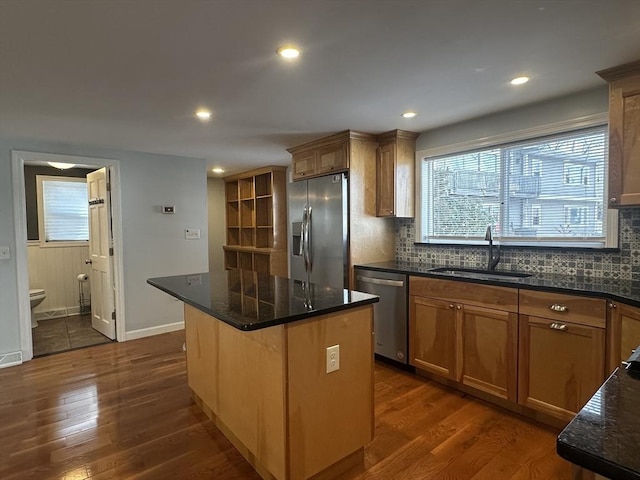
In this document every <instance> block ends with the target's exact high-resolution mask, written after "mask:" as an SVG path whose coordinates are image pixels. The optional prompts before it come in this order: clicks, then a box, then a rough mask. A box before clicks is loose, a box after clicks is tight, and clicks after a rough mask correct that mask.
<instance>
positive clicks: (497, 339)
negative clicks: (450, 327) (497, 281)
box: [459, 305, 518, 402]
mask: <svg viewBox="0 0 640 480" xmlns="http://www.w3.org/2000/svg"><path fill="white" fill-rule="evenodd" d="M461 313H462V354H461V355H460V357H461V359H462V367H461V376H460V378H459V381H461V382H462V383H463V384H464V385H469V386H470V387H474V388H477V389H478V390H482V391H484V392H487V393H490V394H492V395H496V396H497V397H500V398H504V399H506V400H511V401H513V402H515V401H517V396H516V393H517V384H516V378H517V362H518V358H517V357H518V337H517V332H518V315H517V314H516V313H509V312H505V311H501V310H493V309H489V308H481V307H473V306H469V305H464V306H463V308H462V311H461Z"/></svg>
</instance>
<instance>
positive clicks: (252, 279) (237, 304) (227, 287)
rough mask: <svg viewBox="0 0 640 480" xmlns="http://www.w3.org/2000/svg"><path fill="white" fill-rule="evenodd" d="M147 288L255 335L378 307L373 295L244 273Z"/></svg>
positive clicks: (176, 279) (165, 281)
mask: <svg viewBox="0 0 640 480" xmlns="http://www.w3.org/2000/svg"><path fill="white" fill-rule="evenodd" d="M147 283H149V284H150V285H153V286H154V287H156V288H159V289H160V290H162V291H164V292H166V293H168V294H169V295H172V296H174V297H175V298H177V299H179V300H182V301H183V302H184V303H186V304H188V305H191V306H192V307H195V308H197V309H198V310H201V311H203V312H205V313H207V314H209V315H211V316H213V317H216V318H217V319H219V320H221V321H223V322H225V323H228V324H229V325H231V326H232V327H235V328H238V329H240V330H258V329H260V328H266V327H272V326H274V325H280V324H283V323H289V322H293V321H296V320H304V319H307V318H311V317H315V316H318V315H325V314H327V313H333V312H337V311H340V310H346V309H349V308H354V307H358V306H361V305H366V304H370V303H375V302H377V301H378V297H377V296H375V295H369V294H367V293H362V292H354V291H351V290H342V289H338V288H332V287H326V286H323V285H317V284H313V283H303V282H301V281H298V280H292V279H289V278H284V277H274V276H272V275H266V274H262V273H256V272H252V271H243V270H229V271H221V272H208V273H196V274H190V275H176V276H172V277H159V278H150V279H148V280H147Z"/></svg>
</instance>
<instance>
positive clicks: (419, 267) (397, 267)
mask: <svg viewBox="0 0 640 480" xmlns="http://www.w3.org/2000/svg"><path fill="white" fill-rule="evenodd" d="M356 266H357V267H359V268H364V269H367V270H374V271H381V272H393V273H406V274H409V275H417V276H424V277H433V278H444V279H451V280H456V281H461V282H473V283H484V284H488V285H500V286H506V287H515V288H525V289H529V290H544V291H552V292H560V293H570V294H574V295H584V296H589V297H594V296H595V297H603V298H609V299H612V300H616V301H619V302H622V303H626V304H628V305H632V306H635V307H640V282H637V281H636V282H634V281H632V280H620V279H614V278H600V277H576V276H573V275H557V274H544V273H533V274H532V276H530V277H524V278H519V279H513V278H505V279H491V280H486V279H485V280H481V279H475V278H474V279H471V278H464V277H459V276H455V275H452V274H448V273H441V272H432V271H431V270H432V269H434V268H441V267H451V268H455V267H456V266H455V265H442V264H431V263H420V264H416V263H405V262H382V263H370V264H366V265H356ZM497 270H498V271H500V269H499V268H498V269H497Z"/></svg>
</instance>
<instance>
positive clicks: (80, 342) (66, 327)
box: [31, 314, 111, 357]
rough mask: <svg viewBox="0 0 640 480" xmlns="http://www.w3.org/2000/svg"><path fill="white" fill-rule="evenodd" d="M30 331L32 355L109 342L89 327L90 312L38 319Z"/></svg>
mask: <svg viewBox="0 0 640 480" xmlns="http://www.w3.org/2000/svg"><path fill="white" fill-rule="evenodd" d="M31 332H32V335H33V356H34V357H41V356H44V355H50V354H52V353H60V352H66V351H67V350H74V349H76V348H82V347H89V346H92V345H99V344H101V343H110V342H111V340H109V339H108V338H107V337H105V336H104V335H102V334H101V333H99V332H98V331H97V330H94V329H93V328H92V327H91V314H86V315H72V316H70V317H63V318H53V319H48V320H38V326H37V327H36V328H34V329H32V330H31Z"/></svg>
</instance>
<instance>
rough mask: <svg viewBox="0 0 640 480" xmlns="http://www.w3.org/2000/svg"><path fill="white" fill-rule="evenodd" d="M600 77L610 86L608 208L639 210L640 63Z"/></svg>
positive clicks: (634, 63) (619, 68)
mask: <svg viewBox="0 0 640 480" xmlns="http://www.w3.org/2000/svg"><path fill="white" fill-rule="evenodd" d="M597 74H598V75H600V76H601V77H602V78H603V79H605V80H606V81H607V82H609V173H608V176H609V205H610V206H611V207H628V206H640V61H637V62H632V63H628V64H625V65H620V66H618V67H613V68H609V69H607V70H602V71H599V72H597Z"/></svg>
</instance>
